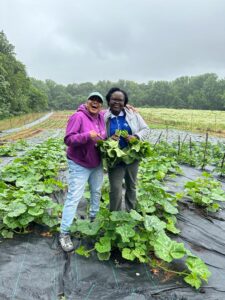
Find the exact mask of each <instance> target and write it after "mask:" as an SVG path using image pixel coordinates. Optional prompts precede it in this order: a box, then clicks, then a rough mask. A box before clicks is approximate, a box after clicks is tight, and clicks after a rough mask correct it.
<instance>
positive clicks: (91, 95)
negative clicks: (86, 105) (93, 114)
mask: <svg viewBox="0 0 225 300" xmlns="http://www.w3.org/2000/svg"><path fill="white" fill-rule="evenodd" d="M92 97H98V98H99V99H100V100H101V102H102V103H103V96H102V95H101V94H100V93H99V92H92V93H90V95H89V96H88V99H90V98H92Z"/></svg>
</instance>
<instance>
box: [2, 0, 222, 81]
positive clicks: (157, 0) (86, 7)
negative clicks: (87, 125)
mask: <svg viewBox="0 0 225 300" xmlns="http://www.w3.org/2000/svg"><path fill="white" fill-rule="evenodd" d="M224 12H225V1H224V0H214V1H212V0H197V1H196V0H182V1H180V0H167V1H165V0H95V1H93V0H76V1H74V0H65V1H62V0H2V1H1V5H0V30H3V31H4V32H5V34H6V35H7V37H8V39H9V41H10V42H11V43H12V44H13V45H14V46H15V49H16V53H17V57H18V59H19V60H21V61H22V62H23V63H24V64H25V65H26V67H27V71H28V74H29V75H30V76H33V77H36V78H38V79H42V80H44V79H47V78H50V79H52V80H55V81H56V82H58V83H65V84H67V83H72V82H84V81H93V82H96V81H98V80H118V79H127V80H135V81H138V82H147V81H149V80H154V79H155V80H170V79H174V78H176V77H179V76H183V75H197V74H200V73H206V72H215V73H217V74H218V75H219V76H220V77H224V74H225V65H224V62H225V39H224V36H225V18H224Z"/></svg>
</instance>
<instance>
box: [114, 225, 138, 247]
mask: <svg viewBox="0 0 225 300" xmlns="http://www.w3.org/2000/svg"><path fill="white" fill-rule="evenodd" d="M116 232H117V233H118V234H120V236H121V238H122V241H123V242H124V243H126V242H129V241H130V238H131V237H133V236H135V231H134V230H133V228H132V226H130V225H128V224H124V225H122V226H118V227H116Z"/></svg>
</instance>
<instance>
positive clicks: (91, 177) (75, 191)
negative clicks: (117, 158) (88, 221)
mask: <svg viewBox="0 0 225 300" xmlns="http://www.w3.org/2000/svg"><path fill="white" fill-rule="evenodd" d="M68 166H69V178H68V193H67V197H66V201H65V203H64V207H63V213H62V222H61V226H60V232H62V233H67V232H68V231H69V227H70V226H71V224H72V223H73V219H74V217H75V215H76V211H77V206H78V204H79V202H80V200H81V199H82V197H83V194H84V190H85V185H86V183H87V182H88V183H89V187H90V193H91V199H90V212H89V214H90V217H95V215H96V213H97V212H98V211H99V202H100V197H101V188H102V183H103V168H102V165H100V166H98V167H96V168H85V167H82V166H81V165H78V164H76V163H75V162H73V161H72V160H70V159H68Z"/></svg>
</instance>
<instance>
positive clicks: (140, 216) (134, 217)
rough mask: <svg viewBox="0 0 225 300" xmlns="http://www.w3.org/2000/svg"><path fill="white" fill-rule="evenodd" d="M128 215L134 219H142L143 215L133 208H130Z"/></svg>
mask: <svg viewBox="0 0 225 300" xmlns="http://www.w3.org/2000/svg"><path fill="white" fill-rule="evenodd" d="M130 216H131V218H132V219H134V220H136V221H143V216H142V215H141V214H139V213H138V212H137V211H136V210H134V209H131V211H130Z"/></svg>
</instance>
